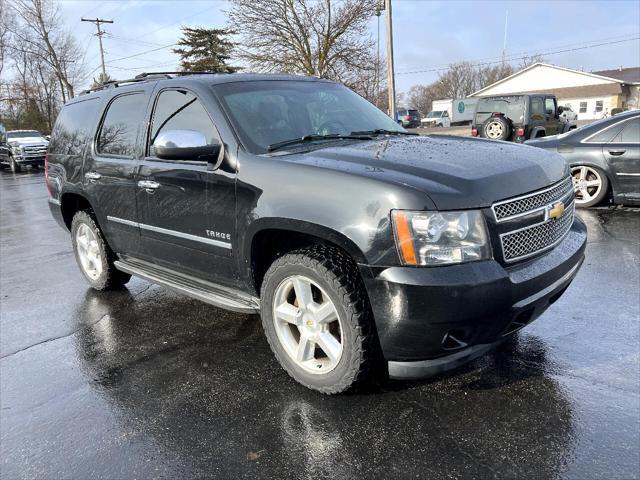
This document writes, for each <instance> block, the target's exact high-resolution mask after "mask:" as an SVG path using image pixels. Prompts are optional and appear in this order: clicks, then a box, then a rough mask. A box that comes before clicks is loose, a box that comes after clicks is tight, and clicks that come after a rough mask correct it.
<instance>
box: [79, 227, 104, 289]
mask: <svg viewBox="0 0 640 480" xmlns="http://www.w3.org/2000/svg"><path fill="white" fill-rule="evenodd" d="M76 249H77V250H78V259H79V260H80V266H81V267H82V270H83V271H84V273H85V274H86V275H87V277H89V278H90V279H92V280H96V279H97V278H98V277H100V275H101V274H102V254H101V252H100V245H99V244H98V237H97V236H96V234H95V233H94V231H93V230H91V228H89V226H88V225H87V224H85V223H82V224H80V226H79V227H78V230H77V231H76Z"/></svg>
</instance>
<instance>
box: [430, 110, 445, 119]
mask: <svg viewBox="0 0 640 480" xmlns="http://www.w3.org/2000/svg"><path fill="white" fill-rule="evenodd" d="M441 116H442V112H441V111H440V112H429V115H427V118H440V117H441Z"/></svg>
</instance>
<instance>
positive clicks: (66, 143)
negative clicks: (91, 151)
mask: <svg viewBox="0 0 640 480" xmlns="http://www.w3.org/2000/svg"><path fill="white" fill-rule="evenodd" d="M98 106H99V102H98V98H97V97H96V98H89V99H87V100H83V101H81V102H75V103H70V104H68V105H65V106H64V107H63V108H62V110H61V111H60V114H59V115H58V118H57V120H56V123H55V125H54V127H53V132H52V133H51V143H50V144H49V151H50V152H51V153H52V154H56V155H82V152H83V151H84V146H85V145H86V144H87V143H90V142H89V139H90V137H91V128H92V127H93V126H94V125H95V122H96V117H97V114H98Z"/></svg>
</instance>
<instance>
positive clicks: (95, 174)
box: [84, 172, 102, 182]
mask: <svg viewBox="0 0 640 480" xmlns="http://www.w3.org/2000/svg"><path fill="white" fill-rule="evenodd" d="M101 177H102V175H100V174H99V173H98V172H87V173H85V174H84V178H86V179H87V180H90V181H92V182H95V181H96V180H99V179H100V178H101Z"/></svg>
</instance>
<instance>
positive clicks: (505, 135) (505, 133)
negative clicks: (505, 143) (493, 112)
mask: <svg viewBox="0 0 640 480" xmlns="http://www.w3.org/2000/svg"><path fill="white" fill-rule="evenodd" d="M494 123H495V124H500V125H501V126H502V133H501V134H500V136H499V137H490V136H489V135H488V134H487V129H488V128H489V127H490V126H491V125H492V124H494ZM511 130H512V128H511V122H510V121H509V120H508V119H506V118H505V117H502V116H493V117H489V118H488V119H487V120H486V121H485V122H484V123H483V124H482V129H481V130H480V131H481V133H482V137H483V138H488V139H490V140H508V139H509V138H511Z"/></svg>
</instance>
